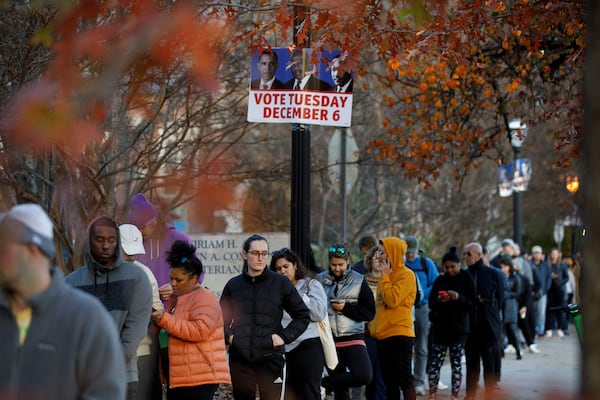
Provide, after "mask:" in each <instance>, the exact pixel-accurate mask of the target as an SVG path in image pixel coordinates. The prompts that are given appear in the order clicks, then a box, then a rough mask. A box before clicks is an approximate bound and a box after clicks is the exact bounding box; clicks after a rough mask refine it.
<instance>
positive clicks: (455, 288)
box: [428, 247, 476, 399]
mask: <svg viewBox="0 0 600 400" xmlns="http://www.w3.org/2000/svg"><path fill="white" fill-rule="evenodd" d="M442 266H443V268H444V274H442V275H439V276H438V277H437V278H436V280H435V281H434V282H433V286H432V290H431V294H430V295H429V307H430V309H431V312H430V314H429V319H430V322H431V330H430V333H429V335H430V340H431V348H430V349H429V364H430V368H429V377H428V379H429V398H430V399H435V398H436V392H437V387H438V382H439V380H440V370H441V368H442V365H443V363H444V358H445V357H446V351H447V350H450V363H451V369H452V399H458V393H459V391H460V384H461V382H462V365H461V362H460V360H461V357H462V355H463V354H464V349H465V342H466V340H467V335H468V334H469V313H470V312H471V310H472V308H473V304H475V301H476V295H475V283H474V281H473V278H472V277H471V275H469V273H467V272H466V271H463V270H461V268H460V257H459V256H458V254H457V252H456V247H451V248H450V249H449V251H448V252H447V253H446V254H444V256H443V257H442Z"/></svg>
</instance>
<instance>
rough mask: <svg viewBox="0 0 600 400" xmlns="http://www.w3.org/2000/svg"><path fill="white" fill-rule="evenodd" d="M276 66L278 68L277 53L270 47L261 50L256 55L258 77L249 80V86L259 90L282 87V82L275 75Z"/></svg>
mask: <svg viewBox="0 0 600 400" xmlns="http://www.w3.org/2000/svg"><path fill="white" fill-rule="evenodd" d="M277 68H279V58H278V57H277V53H276V52H275V51H274V50H272V49H265V50H263V51H262V53H261V54H260V56H259V57H258V71H259V72H260V78H258V79H254V80H253V81H252V82H250V88H251V89H260V90H269V89H283V88H284V85H283V82H281V81H280V80H279V79H277V78H276V77H275V72H276V71H277Z"/></svg>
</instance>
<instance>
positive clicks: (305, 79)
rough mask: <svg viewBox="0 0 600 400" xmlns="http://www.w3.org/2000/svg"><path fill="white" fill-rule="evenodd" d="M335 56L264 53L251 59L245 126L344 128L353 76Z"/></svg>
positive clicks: (338, 53)
mask: <svg viewBox="0 0 600 400" xmlns="http://www.w3.org/2000/svg"><path fill="white" fill-rule="evenodd" d="M344 58H345V55H344V54H343V53H342V52H341V51H339V50H336V51H332V52H328V51H323V52H320V51H317V50H313V49H309V48H295V49H293V50H291V51H290V49H288V48H270V49H269V48H264V49H259V50H258V51H257V52H256V53H255V54H254V56H253V57H252V67H251V72H250V74H251V75H250V87H249V96H248V116H247V120H248V121H249V122H267V123H294V124H311V125H323V126H340V127H349V126H351V121H352V89H353V84H354V74H353V72H352V71H344V70H342V67H341V66H340V62H341V63H343V59H344Z"/></svg>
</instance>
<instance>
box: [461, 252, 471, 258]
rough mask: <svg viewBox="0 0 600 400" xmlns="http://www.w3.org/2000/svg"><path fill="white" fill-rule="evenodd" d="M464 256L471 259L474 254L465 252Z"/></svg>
mask: <svg viewBox="0 0 600 400" xmlns="http://www.w3.org/2000/svg"><path fill="white" fill-rule="evenodd" d="M463 256H467V257H471V256H472V254H471V252H470V251H465V252H463Z"/></svg>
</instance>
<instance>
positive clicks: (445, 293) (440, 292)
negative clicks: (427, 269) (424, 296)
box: [438, 290, 448, 297]
mask: <svg viewBox="0 0 600 400" xmlns="http://www.w3.org/2000/svg"><path fill="white" fill-rule="evenodd" d="M438 296H440V297H441V296H448V292H447V291H445V290H440V291H439V292H438Z"/></svg>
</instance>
